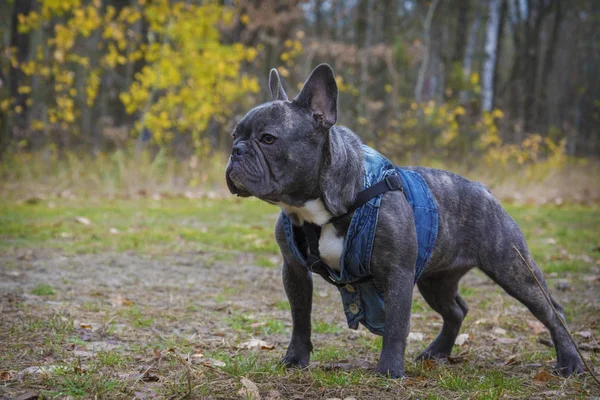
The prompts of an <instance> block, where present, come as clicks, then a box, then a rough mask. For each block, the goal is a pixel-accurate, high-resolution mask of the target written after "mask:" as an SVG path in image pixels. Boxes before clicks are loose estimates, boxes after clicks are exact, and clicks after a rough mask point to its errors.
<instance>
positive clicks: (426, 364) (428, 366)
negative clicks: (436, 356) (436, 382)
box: [421, 360, 437, 371]
mask: <svg viewBox="0 0 600 400" xmlns="http://www.w3.org/2000/svg"><path fill="white" fill-rule="evenodd" d="M421 365H422V366H423V369H424V370H426V371H431V370H432V369H434V368H435V367H436V366H437V365H436V363H435V361H433V360H423V363H422V364H421Z"/></svg>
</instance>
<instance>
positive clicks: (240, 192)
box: [225, 159, 252, 197]
mask: <svg viewBox="0 0 600 400" xmlns="http://www.w3.org/2000/svg"><path fill="white" fill-rule="evenodd" d="M225 181H226V182H227V188H228V189H229V191H230V192H231V194H235V195H237V196H239V197H250V196H252V194H251V193H250V192H249V191H248V189H246V187H245V186H244V183H243V182H242V180H241V179H240V177H239V175H238V174H237V173H236V171H235V170H234V169H233V162H232V160H231V159H230V160H229V163H227V168H226V170H225Z"/></svg>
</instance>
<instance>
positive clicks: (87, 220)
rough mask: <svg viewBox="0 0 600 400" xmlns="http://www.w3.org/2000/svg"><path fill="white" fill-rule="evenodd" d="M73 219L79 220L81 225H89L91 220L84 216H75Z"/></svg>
mask: <svg viewBox="0 0 600 400" xmlns="http://www.w3.org/2000/svg"><path fill="white" fill-rule="evenodd" d="M75 221H77V222H79V223H80V224H81V225H86V226H88V225H91V224H92V222H91V221H90V220H89V219H87V218H85V217H75Z"/></svg>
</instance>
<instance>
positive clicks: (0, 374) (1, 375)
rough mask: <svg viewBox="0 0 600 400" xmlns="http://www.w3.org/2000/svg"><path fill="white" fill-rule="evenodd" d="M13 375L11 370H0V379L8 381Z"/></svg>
mask: <svg viewBox="0 0 600 400" xmlns="http://www.w3.org/2000/svg"><path fill="white" fill-rule="evenodd" d="M13 377H14V375H13V373H12V372H11V371H0V381H10V380H11V379H12V378H13Z"/></svg>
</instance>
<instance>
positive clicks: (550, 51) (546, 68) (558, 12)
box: [536, 0, 562, 125]
mask: <svg viewBox="0 0 600 400" xmlns="http://www.w3.org/2000/svg"><path fill="white" fill-rule="evenodd" d="M561 21H562V9H561V0H557V2H556V9H555V11H554V25H553V26H552V34H551V35H550V40H549V41H548V46H547V47H546V55H545V56H544V64H543V68H542V78H541V84H540V95H539V99H538V100H539V101H538V109H537V113H536V117H537V118H536V119H537V122H538V124H539V123H540V122H542V119H545V125H548V124H549V123H550V121H549V118H546V116H547V115H548V113H547V112H545V111H544V110H547V109H548V107H549V106H550V104H548V85H549V80H548V79H549V77H550V73H551V72H552V68H553V67H554V54H555V53H556V45H557V44H558V39H559V33H560V24H561Z"/></svg>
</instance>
